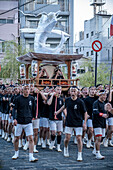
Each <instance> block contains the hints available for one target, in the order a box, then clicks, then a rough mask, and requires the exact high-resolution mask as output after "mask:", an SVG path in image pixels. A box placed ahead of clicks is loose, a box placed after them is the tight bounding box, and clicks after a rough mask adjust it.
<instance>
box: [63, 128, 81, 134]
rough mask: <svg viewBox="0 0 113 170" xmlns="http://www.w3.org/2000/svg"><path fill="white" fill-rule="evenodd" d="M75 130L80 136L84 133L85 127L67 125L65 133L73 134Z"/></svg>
mask: <svg viewBox="0 0 113 170" xmlns="http://www.w3.org/2000/svg"><path fill="white" fill-rule="evenodd" d="M73 130H75V132H76V136H78V135H81V136H82V133H83V128H82V127H68V126H66V127H65V134H66V133H67V134H70V135H72V133H73Z"/></svg>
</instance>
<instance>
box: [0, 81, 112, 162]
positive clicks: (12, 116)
mask: <svg viewBox="0 0 113 170" xmlns="http://www.w3.org/2000/svg"><path fill="white" fill-rule="evenodd" d="M108 99H109V100H108ZM112 105H113V100H112V89H111V91H110V93H109V85H105V87H103V85H102V84H99V85H97V86H96V87H95V86H91V87H83V88H82V89H79V88H78V87H76V86H72V87H70V89H69V92H68V96H67V97H64V96H63V95H62V87H61V86H56V87H54V88H53V87H51V88H49V87H45V88H44V89H43V90H41V91H39V89H38V88H35V87H33V85H23V86H22V85H15V86H14V85H13V84H11V85H4V84H2V83H0V135H1V138H2V139H5V140H7V142H11V141H12V143H13V144H14V149H15V154H14V156H13V157H12V159H17V158H18V157H19V148H20V147H23V149H24V150H27V149H28V148H29V161H30V162H35V161H37V160H38V159H37V158H35V157H34V156H33V152H35V153H38V150H37V145H41V147H42V148H43V149H44V148H46V145H49V149H50V150H53V149H54V148H55V142H56V143H57V148H56V149H57V151H58V152H62V150H61V148H60V145H61V137H62V134H65V138H64V156H65V157H69V150H68V146H69V141H70V138H71V137H72V135H74V143H75V144H77V146H78V156H77V161H82V160H83V158H82V148H83V144H86V147H87V148H88V149H89V148H91V147H93V148H94V149H93V152H92V154H94V155H95V156H96V159H104V158H105V157H104V156H103V155H101V153H100V145H101V144H103V145H104V146H105V147H108V146H112V147H113V143H112V133H113V109H112ZM38 137H39V138H38ZM1 138H0V139H1ZM2 139H1V140H2ZM43 152H44V151H43Z"/></svg>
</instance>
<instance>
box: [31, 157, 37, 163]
mask: <svg viewBox="0 0 113 170" xmlns="http://www.w3.org/2000/svg"><path fill="white" fill-rule="evenodd" d="M36 161H38V159H37V158H34V157H31V158H29V162H36Z"/></svg>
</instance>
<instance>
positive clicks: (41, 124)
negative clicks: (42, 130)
mask: <svg viewBox="0 0 113 170" xmlns="http://www.w3.org/2000/svg"><path fill="white" fill-rule="evenodd" d="M40 127H43V117H40Z"/></svg>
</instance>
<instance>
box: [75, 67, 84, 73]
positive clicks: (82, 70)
mask: <svg viewBox="0 0 113 170" xmlns="http://www.w3.org/2000/svg"><path fill="white" fill-rule="evenodd" d="M83 73H85V69H83V68H82V69H77V74H83Z"/></svg>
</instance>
